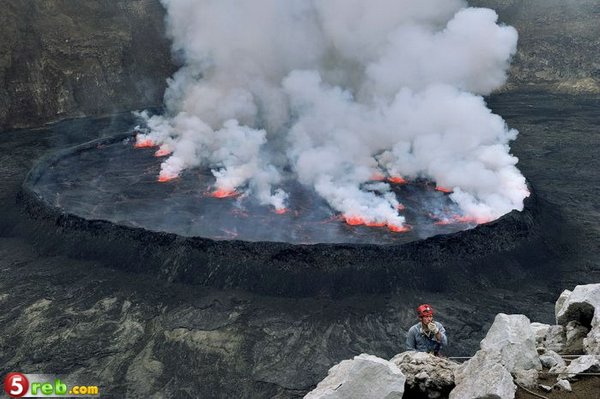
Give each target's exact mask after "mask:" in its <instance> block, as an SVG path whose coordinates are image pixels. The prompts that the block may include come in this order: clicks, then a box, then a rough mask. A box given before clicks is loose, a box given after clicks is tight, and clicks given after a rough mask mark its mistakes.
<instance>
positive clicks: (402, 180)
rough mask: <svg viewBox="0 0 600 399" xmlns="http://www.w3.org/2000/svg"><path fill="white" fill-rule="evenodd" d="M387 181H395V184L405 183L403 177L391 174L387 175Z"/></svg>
mask: <svg viewBox="0 0 600 399" xmlns="http://www.w3.org/2000/svg"><path fill="white" fill-rule="evenodd" d="M388 181H389V182H390V183H395V184H404V183H406V179H405V178H403V177H402V176H391V177H388Z"/></svg>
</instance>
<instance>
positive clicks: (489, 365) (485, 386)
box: [449, 350, 517, 399]
mask: <svg viewBox="0 0 600 399" xmlns="http://www.w3.org/2000/svg"><path fill="white" fill-rule="evenodd" d="M501 359H502V355H501V353H500V352H498V351H491V352H486V351H483V350H480V351H477V353H476V354H475V356H473V357H472V358H471V359H470V360H469V361H468V362H466V363H464V364H462V365H460V366H459V367H458V368H457V369H456V371H455V372H454V378H455V382H456V388H454V389H453V390H452V391H451V392H450V396H449V398H450V399H464V398H470V399H483V398H496V399H513V398H514V397H515V392H516V390H517V386H516V385H515V384H514V383H513V378H512V376H511V375H510V373H509V372H508V370H507V369H506V367H504V366H503V365H502V364H501V362H500V361H501Z"/></svg>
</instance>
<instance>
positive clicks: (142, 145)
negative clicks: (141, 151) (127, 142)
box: [133, 139, 157, 148]
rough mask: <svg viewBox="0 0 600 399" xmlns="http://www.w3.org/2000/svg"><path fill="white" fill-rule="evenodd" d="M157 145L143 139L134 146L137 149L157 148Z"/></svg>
mask: <svg viewBox="0 0 600 399" xmlns="http://www.w3.org/2000/svg"><path fill="white" fill-rule="evenodd" d="M156 145H157V144H156V143H155V142H154V141H152V140H150V139H141V140H137V141H136V142H135V144H134V145H133V146H134V147H135V148H149V147H156Z"/></svg>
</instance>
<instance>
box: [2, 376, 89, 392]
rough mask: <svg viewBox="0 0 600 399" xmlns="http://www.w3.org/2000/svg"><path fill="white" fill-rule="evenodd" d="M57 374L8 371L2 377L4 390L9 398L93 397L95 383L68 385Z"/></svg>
mask: <svg viewBox="0 0 600 399" xmlns="http://www.w3.org/2000/svg"><path fill="white" fill-rule="evenodd" d="M63 381H64V379H61V378H60V377H58V376H55V375H50V374H23V373H9V374H8V375H7V376H6V377H5V378H4V391H5V392H6V393H7V394H8V395H9V396H10V397H11V398H66V397H95V396H98V395H99V391H98V386H97V385H73V386H72V387H70V388H69V386H68V385H67V384H66V383H65V382H63Z"/></svg>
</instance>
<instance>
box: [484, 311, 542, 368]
mask: <svg viewBox="0 0 600 399" xmlns="http://www.w3.org/2000/svg"><path fill="white" fill-rule="evenodd" d="M481 349H482V350H483V351H486V352H492V351H497V352H499V353H500V354H501V363H502V365H503V366H504V367H506V369H507V370H508V371H509V372H510V373H512V372H514V371H516V370H530V369H535V370H541V369H542V364H541V363H540V359H539V357H538V353H537V350H536V344H535V335H534V332H533V329H532V328H531V323H530V322H529V319H528V318H527V317H526V316H524V315H522V314H515V315H507V314H504V313H499V314H497V315H496V318H495V319H494V323H493V324H492V326H491V327H490V329H489V331H488V333H487V335H486V336H485V338H484V339H483V341H481Z"/></svg>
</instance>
